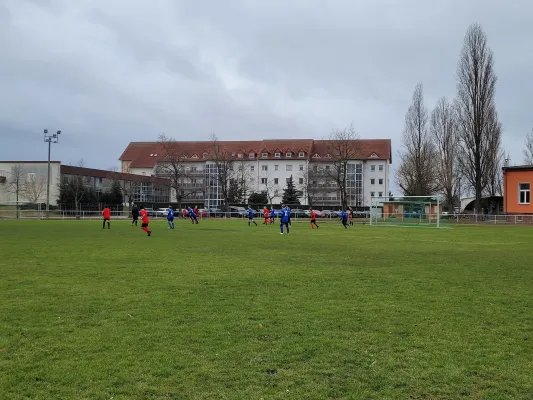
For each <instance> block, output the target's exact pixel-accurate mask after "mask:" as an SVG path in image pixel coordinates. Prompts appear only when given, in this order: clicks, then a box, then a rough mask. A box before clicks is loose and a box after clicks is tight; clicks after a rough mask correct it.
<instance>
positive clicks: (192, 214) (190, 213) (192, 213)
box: [189, 207, 196, 217]
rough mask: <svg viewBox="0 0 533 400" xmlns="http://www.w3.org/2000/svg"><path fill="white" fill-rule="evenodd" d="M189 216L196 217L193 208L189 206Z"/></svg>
mask: <svg viewBox="0 0 533 400" xmlns="http://www.w3.org/2000/svg"><path fill="white" fill-rule="evenodd" d="M189 217H196V214H195V213H194V210H193V209H192V208H191V207H189Z"/></svg>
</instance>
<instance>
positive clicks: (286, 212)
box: [279, 206, 291, 235]
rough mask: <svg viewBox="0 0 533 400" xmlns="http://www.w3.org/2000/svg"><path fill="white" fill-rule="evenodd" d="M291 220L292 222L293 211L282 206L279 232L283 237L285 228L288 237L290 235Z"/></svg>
mask: <svg viewBox="0 0 533 400" xmlns="http://www.w3.org/2000/svg"><path fill="white" fill-rule="evenodd" d="M290 220H291V210H290V209H289V207H285V206H282V209H281V211H280V224H279V230H280V232H281V234H282V235H283V227H284V226H285V227H286V228H287V235H288V234H289V223H290Z"/></svg>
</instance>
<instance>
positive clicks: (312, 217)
mask: <svg viewBox="0 0 533 400" xmlns="http://www.w3.org/2000/svg"><path fill="white" fill-rule="evenodd" d="M309 214H310V215H311V221H314V220H315V219H316V214H315V212H314V211H313V210H311V212H310V213H309Z"/></svg>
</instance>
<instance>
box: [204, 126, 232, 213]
mask: <svg viewBox="0 0 533 400" xmlns="http://www.w3.org/2000/svg"><path fill="white" fill-rule="evenodd" d="M211 144H212V146H211V153H210V154H209V160H210V161H211V162H213V163H214V164H215V166H216V169H217V180H218V186H219V187H220V189H221V191H222V197H223V198H224V209H225V210H226V211H227V210H228V207H229V201H228V199H229V189H230V181H231V179H232V177H233V173H234V171H233V162H234V157H233V155H232V152H231V151H228V150H227V148H226V147H224V145H222V144H221V143H220V142H219V140H218V138H217V136H216V135H215V134H214V133H213V134H211Z"/></svg>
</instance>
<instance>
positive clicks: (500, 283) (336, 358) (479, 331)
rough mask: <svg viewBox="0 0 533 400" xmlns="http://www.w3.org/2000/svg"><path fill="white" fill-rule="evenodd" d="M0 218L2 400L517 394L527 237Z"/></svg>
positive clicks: (519, 230)
mask: <svg viewBox="0 0 533 400" xmlns="http://www.w3.org/2000/svg"><path fill="white" fill-rule="evenodd" d="M152 225H153V226H152V229H153V232H154V233H153V236H152V237H146V236H145V235H144V232H142V231H141V230H140V228H132V227H131V226H130V225H129V224H128V223H127V222H121V221H120V222H119V221H116V222H114V223H113V226H112V229H111V230H109V231H108V230H102V229H101V225H100V222H99V221H92V222H91V221H0V226H1V228H2V229H0V398H1V399H10V400H16V399H111V398H112V399H115V400H116V399H169V398H171V399H328V398H332V399H333V398H336V399H341V398H342V399H458V398H471V399H511V398H512V399H531V398H532V393H533V251H532V247H531V242H532V241H531V238H532V237H533V228H527V227H455V228H453V229H443V230H438V229H423V228H420V229H416V228H411V229H406V228H399V227H398V228H396V227H369V226H362V225H360V226H355V227H353V228H351V229H349V230H344V229H343V228H342V227H341V226H340V224H338V223H331V222H330V223H325V224H323V226H322V227H321V228H320V230H318V231H316V230H311V229H309V226H308V225H307V224H303V223H302V224H297V223H294V224H293V229H292V231H291V235H289V236H287V235H284V236H281V235H280V234H279V230H278V228H277V226H262V225H260V226H258V227H251V228H248V226H246V223H245V222H240V221H235V222H233V221H232V222H222V221H200V224H199V225H194V226H193V225H190V224H189V223H187V222H185V221H182V220H179V221H178V222H177V228H176V230H175V231H169V230H168V229H165V228H166V227H165V223H164V222H154V223H153V224H152Z"/></svg>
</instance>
